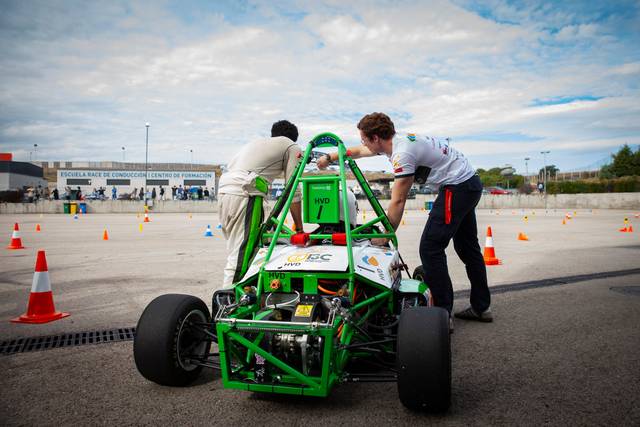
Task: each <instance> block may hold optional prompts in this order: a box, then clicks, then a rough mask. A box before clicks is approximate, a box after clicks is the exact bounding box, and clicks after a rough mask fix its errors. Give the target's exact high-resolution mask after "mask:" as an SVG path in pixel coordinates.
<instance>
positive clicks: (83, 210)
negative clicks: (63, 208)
mask: <svg viewBox="0 0 640 427" xmlns="http://www.w3.org/2000/svg"><path fill="white" fill-rule="evenodd" d="M80 212H81V213H82V214H86V213H87V204H86V203H85V202H82V203H80Z"/></svg>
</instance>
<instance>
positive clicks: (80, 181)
mask: <svg viewBox="0 0 640 427" xmlns="http://www.w3.org/2000/svg"><path fill="white" fill-rule="evenodd" d="M67 185H91V180H90V179H79V178H69V179H67Z"/></svg>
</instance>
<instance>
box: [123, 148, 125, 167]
mask: <svg viewBox="0 0 640 427" xmlns="http://www.w3.org/2000/svg"><path fill="white" fill-rule="evenodd" d="M124 160H125V156H124V147H122V163H124Z"/></svg>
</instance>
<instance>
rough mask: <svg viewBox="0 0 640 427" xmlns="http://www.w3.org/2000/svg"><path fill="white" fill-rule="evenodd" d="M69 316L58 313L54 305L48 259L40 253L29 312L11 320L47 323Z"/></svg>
mask: <svg viewBox="0 0 640 427" xmlns="http://www.w3.org/2000/svg"><path fill="white" fill-rule="evenodd" d="M68 315H69V313H61V312H59V311H56V308H55V306H54V304H53V292H52V291H51V282H50V281H49V269H48V268H47V258H46V257H45V254H44V251H38V257H37V258H36V268H35V272H34V273H33V283H32V285H31V294H30V295H29V305H28V306H27V312H26V313H25V314H23V315H22V316H20V317H17V318H15V319H11V321H12V322H14V323H47V322H52V321H54V320H58V319H62V318H63V317H67V316H68Z"/></svg>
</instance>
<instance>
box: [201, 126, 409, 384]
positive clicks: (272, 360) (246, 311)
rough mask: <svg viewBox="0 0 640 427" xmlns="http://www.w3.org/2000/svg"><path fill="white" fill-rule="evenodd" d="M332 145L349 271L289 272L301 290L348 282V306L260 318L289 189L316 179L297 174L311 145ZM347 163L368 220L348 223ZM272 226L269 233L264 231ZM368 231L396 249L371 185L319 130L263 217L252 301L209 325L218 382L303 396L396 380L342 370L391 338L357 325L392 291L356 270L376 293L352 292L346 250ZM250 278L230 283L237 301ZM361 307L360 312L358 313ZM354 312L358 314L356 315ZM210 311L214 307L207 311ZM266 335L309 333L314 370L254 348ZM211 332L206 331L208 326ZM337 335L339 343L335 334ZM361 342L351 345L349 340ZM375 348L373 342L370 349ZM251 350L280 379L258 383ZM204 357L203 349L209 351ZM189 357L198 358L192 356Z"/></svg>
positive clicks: (285, 232) (283, 231) (285, 231)
mask: <svg viewBox="0 0 640 427" xmlns="http://www.w3.org/2000/svg"><path fill="white" fill-rule="evenodd" d="M323 147H337V149H338V164H339V168H340V171H339V175H328V176H326V177H324V176H323V178H326V179H327V180H335V181H338V183H339V188H340V189H341V190H342V191H341V195H342V213H343V218H344V222H345V234H346V247H347V254H348V262H349V263H348V271H347V272H345V273H335V272H326V273H323V272H320V273H316V272H314V273H309V272H290V273H289V277H291V278H296V279H302V280H303V283H304V293H317V292H318V289H317V285H318V278H321V279H334V280H335V279H338V280H346V282H347V284H348V289H349V298H350V299H351V303H352V306H351V308H349V309H343V310H341V311H340V312H339V313H338V314H336V315H335V316H334V317H333V319H331V318H330V319H329V321H328V322H327V323H318V322H311V323H301V322H278V321H265V320H261V318H263V317H266V316H267V315H268V314H269V313H270V311H267V312H264V311H263V312H261V313H259V314H258V313H257V312H258V310H259V309H260V304H259V302H260V300H261V299H260V297H261V295H262V293H263V288H264V287H265V284H266V281H267V274H266V271H265V267H266V265H267V263H268V262H269V260H270V259H271V256H272V254H273V251H274V249H275V248H276V245H277V242H278V238H280V237H285V238H290V237H291V236H292V235H293V234H294V232H293V230H291V229H290V228H288V227H287V226H286V225H285V218H286V216H287V214H288V212H289V209H290V207H291V203H292V202H293V198H294V193H295V189H296V188H298V185H299V184H300V183H302V182H304V181H306V180H311V179H314V178H315V177H311V176H310V177H304V176H302V175H303V172H304V170H305V167H306V165H307V164H308V163H309V162H310V156H311V154H312V150H313V149H314V148H323ZM345 164H347V165H348V166H349V168H350V169H351V171H352V172H353V174H354V176H355V178H356V180H357V181H358V184H359V185H360V186H361V188H362V189H363V191H364V193H365V194H366V196H367V198H368V200H369V202H370V203H371V206H372V208H373V210H374V212H375V219H373V220H371V221H369V222H367V223H366V224H363V225H360V226H357V227H355V228H354V229H353V230H352V229H351V223H350V215H349V204H348V199H347V193H346V189H347V183H346V169H345ZM378 223H380V224H382V226H383V227H384V229H385V232H384V233H376V232H373V233H371V232H368V233H365V232H363V231H364V230H367V229H369V228H371V227H372V226H373V225H376V224H378ZM274 226H275V230H274V231H273V232H269V231H270V230H271V229H272V228H273V227H274ZM331 237H332V236H331V235H330V234H311V235H310V236H309V238H310V239H330V238H331ZM373 237H386V238H389V239H390V240H391V241H392V242H393V244H394V246H395V247H396V248H397V245H398V242H397V238H396V234H395V231H394V229H393V227H392V226H391V223H390V222H389V219H388V218H387V216H386V214H385V212H384V210H383V209H382V207H381V206H380V203H379V202H378V200H377V199H376V198H375V196H374V195H373V192H372V191H371V188H370V187H369V184H368V183H367V181H366V179H365V178H364V175H363V174H362V172H361V171H360V169H359V168H358V166H357V165H356V163H355V161H354V160H353V159H352V158H351V157H349V156H348V155H347V150H346V148H345V146H344V144H343V142H342V141H341V140H340V138H339V137H337V136H336V135H334V134H332V133H322V134H320V135H317V136H316V137H315V138H313V140H312V141H311V142H310V143H309V144H308V146H307V148H306V150H305V152H304V154H303V155H302V157H301V159H300V161H299V163H298V165H297V166H296V169H295V170H294V173H293V174H292V176H291V177H290V179H289V180H288V182H287V185H286V186H285V189H284V191H283V194H282V197H280V199H278V201H277V202H276V205H275V207H274V209H273V211H272V212H271V215H270V216H269V217H268V218H267V219H266V221H265V222H264V224H263V226H262V227H261V229H260V233H259V236H258V238H259V244H260V245H263V244H264V242H265V241H266V240H269V239H270V243H269V247H268V251H267V255H266V258H265V260H264V261H263V263H262V265H261V266H260V271H259V273H258V277H257V282H256V283H255V286H256V289H257V290H256V297H257V301H258V302H257V303H254V304H253V305H250V306H246V307H238V308H237V309H236V311H235V312H234V313H233V314H232V315H231V316H230V317H227V318H224V317H222V318H220V317H217V318H216V319H215V322H214V323H213V325H214V326H215V328H216V331H217V334H216V335H217V342H218V348H219V355H220V362H219V367H220V370H221V373H222V383H223V386H224V387H225V388H231V389H241V390H249V391H256V392H275V393H284V394H296V395H307V396H327V395H328V394H329V392H330V391H331V388H332V387H333V386H334V385H335V384H336V383H338V382H347V381H360V380H361V381H372V380H375V378H378V380H380V381H394V380H395V374H393V373H392V374H387V375H381V376H376V375H371V376H366V377H362V378H359V377H355V376H352V375H350V374H348V373H346V372H345V367H346V365H347V363H348V361H349V359H350V357H352V356H357V355H365V354H366V355H370V354H374V353H376V352H379V351H380V349H387V348H388V346H389V345H390V344H392V343H393V341H394V340H395V339H394V338H392V339H382V340H379V339H377V340H372V339H371V337H370V336H369V335H368V334H367V333H366V332H365V331H364V330H363V328H362V326H363V324H364V323H365V322H366V321H367V319H368V318H369V317H370V316H371V315H372V314H374V313H375V312H376V311H377V310H378V309H380V308H381V307H382V306H384V305H385V304H387V305H388V306H389V307H392V304H393V290H392V289H389V288H387V287H385V286H382V285H379V284H377V283H375V282H372V281H370V280H368V279H366V278H364V277H362V276H358V280H359V282H360V283H364V284H366V285H367V289H368V290H369V295H370V294H371V293H370V292H371V291H373V292H376V294H375V295H372V296H369V297H368V298H366V299H365V300H364V301H361V302H359V303H357V304H355V305H353V304H354V303H355V298H356V295H355V294H354V287H355V276H356V273H355V271H354V260H353V253H352V242H353V240H354V239H367V238H373ZM254 280H255V276H253V277H252V278H250V279H248V280H246V281H244V282H239V283H237V284H236V285H235V292H236V300H238V299H239V297H240V296H241V295H242V294H243V288H244V286H246V285H250V284H253V283H254ZM364 310H366V312H364V313H360V312H363V311H364ZM356 313H358V314H359V315H358V316H355V315H356ZM212 314H214V315H215V313H212ZM267 333H286V334H295V335H312V336H316V337H320V338H321V339H322V340H321V347H322V361H321V367H320V374H319V375H306V374H304V373H303V372H300V371H299V370H298V369H296V368H294V367H292V366H290V365H289V364H288V363H286V362H285V361H283V360H281V359H279V358H278V357H276V356H274V355H273V354H271V353H269V352H268V351H267V350H265V349H264V348H262V347H261V346H260V343H261V341H262V340H263V338H264V336H265V334H267ZM208 334H209V335H212V333H211V332H208ZM335 339H337V340H338V341H337V343H336V342H334V340H335ZM355 340H359V341H360V342H359V343H357V344H355V343H354V341H355ZM370 347H377V348H370ZM255 355H259V356H261V357H262V358H264V360H265V361H266V362H267V363H269V364H270V366H273V367H275V368H276V369H278V370H279V371H281V373H280V374H278V375H276V377H277V378H278V379H279V382H278V383H277V384H276V383H258V382H257V381H256V378H255V373H254V372H253V371H252V370H251V368H250V363H251V360H252V358H253V357H255ZM207 356H208V355H207ZM192 363H198V362H196V361H194V360H192ZM201 364H202V365H203V366H209V367H216V366H212V365H214V364H215V363H212V362H210V361H209V362H207V361H205V360H202V361H201Z"/></svg>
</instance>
